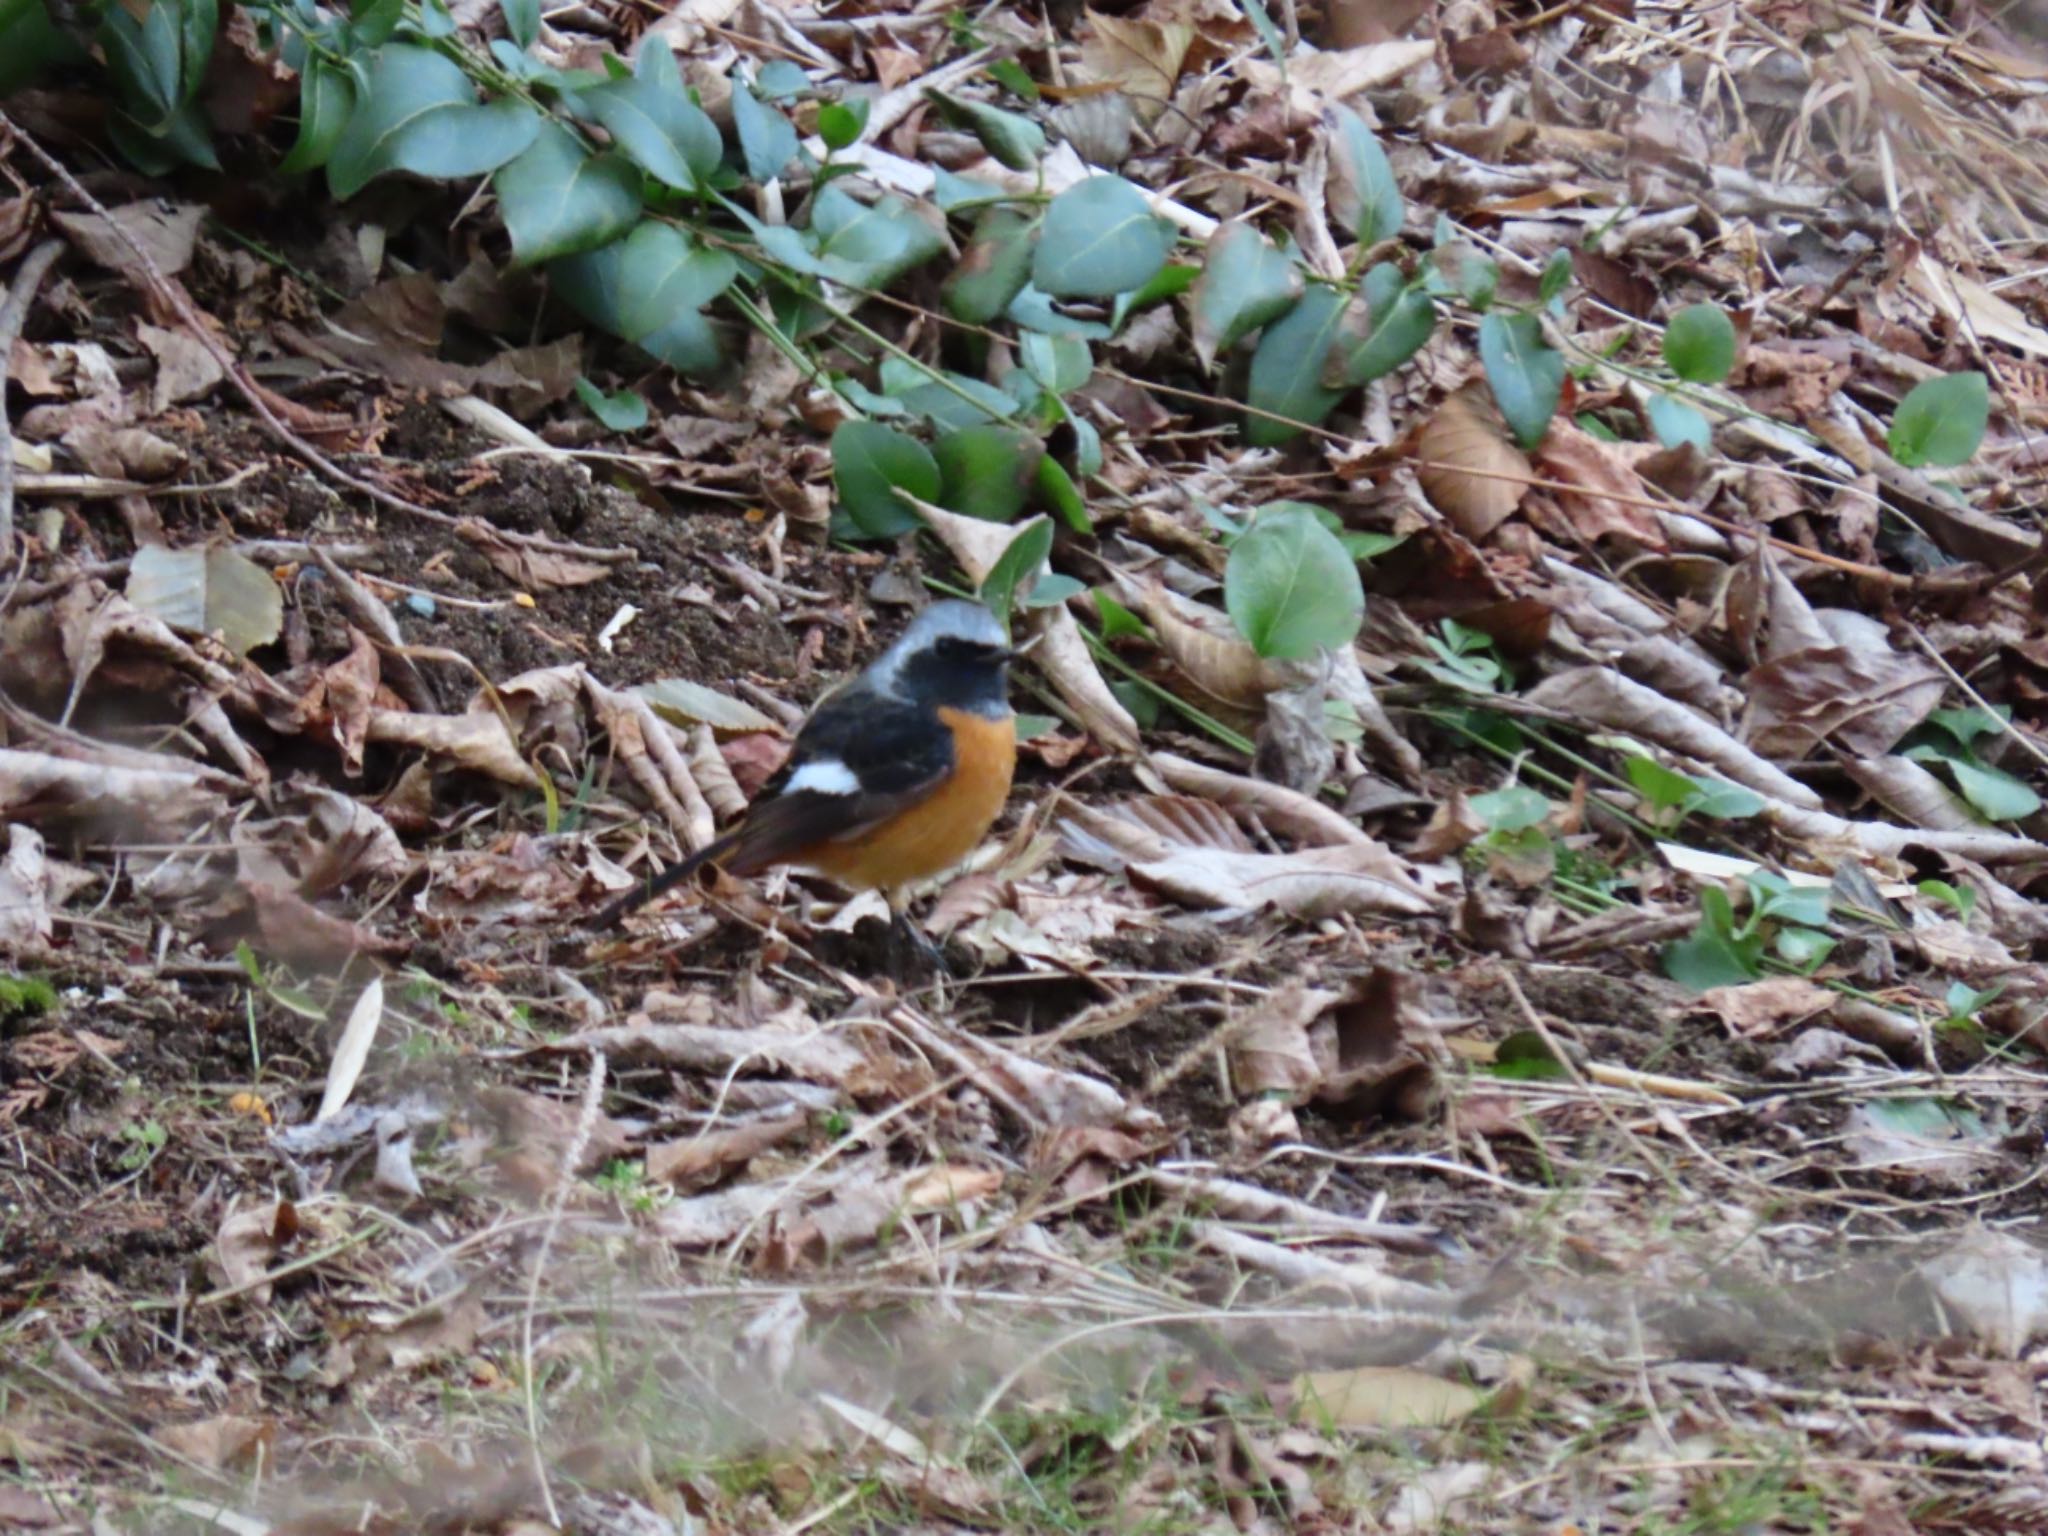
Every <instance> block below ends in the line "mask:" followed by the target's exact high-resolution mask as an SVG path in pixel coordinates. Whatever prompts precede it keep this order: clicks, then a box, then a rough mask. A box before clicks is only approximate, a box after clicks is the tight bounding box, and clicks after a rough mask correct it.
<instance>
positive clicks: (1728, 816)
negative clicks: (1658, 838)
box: [1623, 757, 1764, 833]
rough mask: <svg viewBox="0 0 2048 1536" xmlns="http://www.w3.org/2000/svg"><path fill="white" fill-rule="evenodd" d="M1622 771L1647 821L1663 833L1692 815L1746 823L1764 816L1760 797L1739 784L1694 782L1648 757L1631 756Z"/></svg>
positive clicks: (1688, 776)
mask: <svg viewBox="0 0 2048 1536" xmlns="http://www.w3.org/2000/svg"><path fill="white" fill-rule="evenodd" d="M1623 768H1624V770H1625V771H1626V772H1627V774H1628V781H1629V783H1630V784H1632V785H1634V786H1635V790H1636V793H1637V794H1639V795H1641V796H1642V797H1643V802H1644V804H1645V806H1646V807H1647V808H1648V810H1649V813H1650V814H1649V816H1648V818H1647V819H1648V820H1649V821H1650V822H1651V824H1652V825H1654V826H1656V827H1657V828H1658V829H1659V830H1660V831H1663V832H1667V833H1668V832H1671V831H1673V830H1675V829H1676V828H1677V827H1678V825H1679V824H1680V823H1681V822H1683V821H1684V820H1685V818H1686V817H1688V816H1691V815H1694V814H1698V815H1701V816H1706V817H1710V818H1712V819H1713V820H1715V821H1745V820H1747V819H1748V818H1750V817H1752V816H1758V815H1761V814H1762V813H1763V808H1764V801H1763V797H1762V796H1761V795H1758V794H1756V793H1755V792H1754V791H1752V790H1747V789H1744V788H1742V787H1741V786H1740V785H1736V784H1727V783H1723V782H1722V781H1721V780H1719V779H1696V778H1693V777H1692V776H1691V775H1689V774H1683V773H1679V772H1676V771H1675V770H1673V769H1670V768H1666V767H1665V766H1664V765H1663V764H1662V763H1659V762H1656V761H1655V760H1653V759H1651V758H1647V757H1631V758H1630V759H1629V760H1628V761H1627V762H1626V763H1625V764H1624V765H1623Z"/></svg>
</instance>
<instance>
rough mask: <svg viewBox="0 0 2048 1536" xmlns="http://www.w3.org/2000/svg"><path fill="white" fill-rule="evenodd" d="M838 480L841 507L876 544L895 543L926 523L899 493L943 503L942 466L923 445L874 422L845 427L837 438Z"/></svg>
mask: <svg viewBox="0 0 2048 1536" xmlns="http://www.w3.org/2000/svg"><path fill="white" fill-rule="evenodd" d="M832 480H833V484H834V485H836V486H837V487H838V490H839V504H840V505H841V506H843V507H845V508H846V513H847V516H848V517H850V518H852V519H853V522H854V526H855V527H857V528H858V529H860V531H861V532H862V533H864V534H866V535H867V536H868V537H869V538H871V539H892V538H895V537H896V536H897V535H898V534H903V533H908V532H909V531H910V530H911V529H913V528H916V527H919V526H920V521H919V518H918V516H917V514H916V513H915V512H913V511H912V510H911V509H910V508H909V507H908V506H907V505H906V504H905V503H904V502H903V501H901V500H900V499H899V498H898V497H897V495H896V492H897V491H898V490H905V491H908V492H909V493H910V494H911V495H913V496H915V497H916V498H917V499H918V500H919V501H937V500H938V499H939V484H940V481H939V466H938V464H937V463H936V462H935V461H934V460H933V458H932V456H931V454H929V453H927V452H926V451H925V447H924V445H923V444H922V443H920V442H918V441H917V440H916V439H915V438H912V437H906V436H904V435H903V434H902V433H901V432H898V431H896V430H895V429H894V428H892V427H884V426H881V425H879V424H877V423H875V422H872V421H843V422H841V423H840V424H839V426H838V428H837V429H836V430H835V431H834V432H833V433H832Z"/></svg>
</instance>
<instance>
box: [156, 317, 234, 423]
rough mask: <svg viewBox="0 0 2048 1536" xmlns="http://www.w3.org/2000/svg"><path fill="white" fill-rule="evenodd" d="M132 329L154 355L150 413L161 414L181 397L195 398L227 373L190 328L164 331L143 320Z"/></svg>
mask: <svg viewBox="0 0 2048 1536" xmlns="http://www.w3.org/2000/svg"><path fill="white" fill-rule="evenodd" d="M135 333H136V335H137V337H138V338H139V339H140V340H141V342H142V344H143V346H145V347H147V348H148V349H149V352H150V355H151V356H152V357H154V358H155V359H156V378H155V379H154V380H153V381H152V382H151V384H150V392H149V409H150V414H151V415H153V416H161V415H162V414H163V413H164V412H165V411H167V410H168V409H170V407H172V406H173V405H176V404H178V403H180V402H181V401H185V400H196V399H198V398H199V397H200V396H201V395H204V394H206V393H207V392H208V391H210V390H211V389H212V388H213V386H214V385H216V384H218V383H219V382H220V381H221V380H222V379H224V378H226V377H227V370H226V369H225V368H223V367H222V366H221V363H220V359H219V358H218V357H216V356H215V355H214V351H213V349H212V348H211V347H209V346H206V345H205V344H203V343H202V342H200V341H198V340H197V339H196V338H194V337H193V335H192V334H191V333H190V332H189V331H166V330H162V329H160V328H158V327H157V326H154V325H151V324H150V323H149V322H148V321H146V320H145V321H141V322H138V323H137V325H136V327H135Z"/></svg>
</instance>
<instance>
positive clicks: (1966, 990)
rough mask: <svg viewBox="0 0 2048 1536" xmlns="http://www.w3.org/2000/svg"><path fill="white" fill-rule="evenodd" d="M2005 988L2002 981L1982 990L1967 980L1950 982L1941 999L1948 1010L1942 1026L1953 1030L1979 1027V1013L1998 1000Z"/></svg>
mask: <svg viewBox="0 0 2048 1536" xmlns="http://www.w3.org/2000/svg"><path fill="white" fill-rule="evenodd" d="M2004 990H2005V983H2004V982H2002V981H2001V982H1997V983H1994V984H1993V985H1991V986H1988V987H1985V988H1982V989H1981V990H1980V989H1978V988H1976V987H1972V986H1971V985H1969V983H1967V982H1962V981H1952V982H1950V983H1949V985H1948V991H1947V992H1946V993H1944V994H1943V996H1942V1000H1941V1005H1942V1007H1943V1008H1944V1009H1945V1010H1946V1012H1945V1013H1944V1014H1943V1016H1942V1020H1941V1027H1942V1028H1943V1029H1952V1030H1968V1031H1974V1030H1976V1029H1977V1028H1978V1027H1979V1026H1978V1023H1977V1015H1978V1014H1980V1013H1982V1012H1983V1011H1984V1010H1985V1009H1986V1008H1988V1007H1989V1006H1990V1005H1991V1004H1992V1003H1994V1002H1996V1001H1997V1000H1998V996H1999V994H2000V993H2001V992H2003V991H2004Z"/></svg>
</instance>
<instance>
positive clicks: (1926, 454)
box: [1885, 373, 1991, 469]
mask: <svg viewBox="0 0 2048 1536" xmlns="http://www.w3.org/2000/svg"><path fill="white" fill-rule="evenodd" d="M1990 421H1991V388H1990V384H1989V382H1988V381H1987V380H1986V379H1985V377H1984V375H1983V374H1981V373H1948V374H1943V375H1942V376H1941V377H1940V378H1938V379H1926V380H1923V381H1922V382H1920V383H1918V384H1915V385H1914V386H1913V388H1912V389H1911V390H1910V391H1908V392H1907V395H1906V398H1905V399H1903V400H1901V401H1900V402H1899V409H1898V411H1897V413H1896V414H1895V415H1894V416H1893V417H1892V427H1891V431H1890V433H1889V434H1887V436H1886V441H1885V446H1886V447H1887V448H1888V449H1890V450H1891V456H1892V457H1893V458H1895V459H1897V460H1898V461H1899V462H1900V463H1901V464H1903V465H1905V466H1906V467H1907V468H1908V469H1918V468H1920V467H1921V466H1922V465H1927V464H1932V465H1935V466H1937V467H1940V468H1944V469H1946V468H1952V467H1954V466H1955V465H1957V464H1967V463H1968V462H1969V461H1970V460H1971V458H1972V457H1974V456H1975V454H1976V452H1977V448H1978V445H1979V444H1981V443H1982V442H1983V441H1984V429H1985V428H1986V427H1987V426H1988V425H1989V424H1990Z"/></svg>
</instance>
